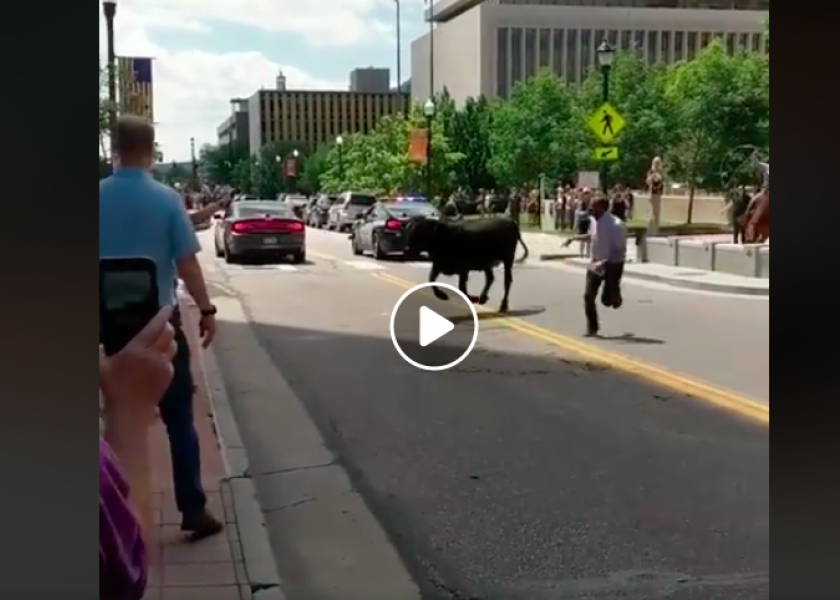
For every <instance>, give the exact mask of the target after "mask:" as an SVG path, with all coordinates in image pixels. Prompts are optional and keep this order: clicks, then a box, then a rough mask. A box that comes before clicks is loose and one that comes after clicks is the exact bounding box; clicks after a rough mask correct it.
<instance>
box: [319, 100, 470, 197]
mask: <svg viewBox="0 0 840 600" xmlns="http://www.w3.org/2000/svg"><path fill="white" fill-rule="evenodd" d="M425 124H426V118H425V116H424V115H423V111H422V106H417V107H415V108H414V109H413V110H412V112H411V114H409V115H407V116H406V117H403V116H402V115H397V116H389V117H384V118H383V119H382V120H381V121H380V122H379V124H378V125H377V126H376V128H375V129H374V130H373V131H371V132H370V133H369V134H367V135H365V134H361V133H356V134H352V135H350V136H347V137H346V138H345V140H344V143H343V144H342V146H341V147H340V148H339V147H338V146H337V145H335V146H332V147H331V148H330V150H329V152H328V153H327V156H326V163H327V165H328V168H327V169H326V171H325V172H324V173H323V175H322V177H321V183H322V186H323V188H324V189H325V190H329V191H332V192H339V191H342V190H348V189H349V190H358V191H368V192H371V193H375V194H393V193H399V192H402V191H408V190H425V188H426V169H425V166H424V165H419V164H417V163H414V162H412V161H411V160H409V154H408V145H409V138H410V135H411V131H412V130H413V129H415V128H422V127H425ZM431 149H432V161H431V165H432V176H431V183H432V193H433V194H439V193H442V192H443V191H444V190H446V189H448V188H449V187H451V181H452V179H453V176H452V172H453V168H454V166H455V165H456V164H457V163H458V161H459V160H460V159H461V156H460V155H459V154H457V153H453V152H451V151H450V148H449V142H448V141H447V139H446V137H445V136H444V135H443V124H442V119H440V118H439V117H435V119H434V120H433V122H432V145H431Z"/></svg>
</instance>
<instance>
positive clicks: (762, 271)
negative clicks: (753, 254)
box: [758, 246, 770, 279]
mask: <svg viewBox="0 0 840 600" xmlns="http://www.w3.org/2000/svg"><path fill="white" fill-rule="evenodd" d="M758 276H759V277H761V278H762V279H770V246H762V247H761V248H759V250H758Z"/></svg>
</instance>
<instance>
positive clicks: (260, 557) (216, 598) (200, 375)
mask: <svg viewBox="0 0 840 600" xmlns="http://www.w3.org/2000/svg"><path fill="white" fill-rule="evenodd" d="M181 309H182V313H183V316H184V330H185V332H186V333H187V337H188V339H189V341H190V346H191V348H192V349H193V355H192V356H193V373H194V375H195V381H196V385H197V387H198V389H197V392H196V395H195V425H196V430H197V431H198V436H199V441H200V443H201V463H202V480H203V481H204V488H205V490H206V492H207V496H208V504H209V508H210V510H212V512H213V513H214V514H215V515H216V516H217V517H219V518H220V519H223V520H224V522H225V531H223V532H222V533H221V534H219V535H217V536H214V537H211V538H208V539H205V540H202V541H200V542H195V543H193V542H189V541H188V540H187V539H186V537H185V536H184V535H183V534H182V533H181V531H180V522H181V516H180V514H179V513H178V511H177V509H176V507H175V499H174V493H173V491H172V475H171V467H170V459H169V445H168V440H167V437H166V431H165V429H164V427H163V424H162V423H160V422H158V423H157V424H156V425H155V427H154V429H153V431H152V478H153V481H152V484H153V489H154V492H155V527H154V534H153V536H154V537H153V543H152V549H151V555H152V556H151V561H152V568H151V574H150V578H149V588H148V590H147V592H146V595H145V596H144V600H283V595H282V592H281V591H280V588H279V577H278V576H277V574H276V570H274V571H273V572H272V569H274V567H273V564H274V558H273V556H272V555H271V552H270V550H268V548H269V547H268V538H267V534H266V532H265V529H264V527H261V525H262V523H261V521H259V522H258V523H257V524H256V525H255V524H254V522H253V521H254V515H255V514H257V515H259V514H260V512H259V507H258V505H257V502H256V497H255V495H254V493H253V486H251V488H250V492H251V493H250V494H249V493H247V492H248V491H249V490H248V488H247V487H246V490H245V491H246V493H244V494H242V493H239V490H238V489H236V488H239V487H240V486H238V485H235V484H234V483H233V481H232V478H231V477H230V476H229V469H228V467H227V461H226V457H225V456H224V455H223V453H222V451H221V449H220V444H219V440H218V438H217V435H216V425H215V414H214V413H215V410H214V403H213V398H212V395H211V393H210V392H209V389H208V388H209V386H208V384H207V373H206V367H205V354H204V351H203V350H202V349H201V343H200V340H199V338H198V319H197V316H198V315H197V312H196V308H195V306H194V305H193V304H192V303H191V301H190V300H188V299H184V298H182V301H181ZM255 511H256V513H255ZM266 565H268V568H267V567H266ZM267 570H268V573H269V574H268V576H266V575H265V573H266V571H267Z"/></svg>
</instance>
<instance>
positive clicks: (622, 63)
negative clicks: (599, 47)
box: [578, 50, 674, 186]
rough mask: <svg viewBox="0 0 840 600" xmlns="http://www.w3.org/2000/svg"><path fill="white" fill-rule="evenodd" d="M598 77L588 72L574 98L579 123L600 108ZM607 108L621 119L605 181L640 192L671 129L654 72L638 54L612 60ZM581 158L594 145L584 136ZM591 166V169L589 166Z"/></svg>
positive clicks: (658, 71)
mask: <svg viewBox="0 0 840 600" xmlns="http://www.w3.org/2000/svg"><path fill="white" fill-rule="evenodd" d="M602 85H603V76H602V74H601V72H600V71H599V70H596V69H593V70H592V71H590V73H589V76H588V77H587V78H586V80H585V81H584V83H583V85H582V86H581V87H580V90H579V94H578V101H579V109H580V116H579V119H580V120H581V122H585V121H586V119H588V118H589V117H590V116H591V115H592V112H593V111H594V110H596V109H597V108H598V106H600V105H601V103H602V102H603V89H602ZM609 91H610V104H612V105H613V106H615V107H616V109H617V110H618V112H619V113H621V115H622V116H623V117H624V120H625V122H626V126H625V128H624V130H623V131H622V132H621V134H620V137H619V138H618V140H617V145H618V146H619V148H620V152H619V157H620V159H619V160H617V161H615V162H614V163H611V164H610V166H609V171H608V175H609V180H610V181H613V182H615V183H623V184H626V185H631V186H643V185H644V182H645V177H646V174H647V170H648V169H649V168H650V161H651V160H652V159H653V157H654V156H659V155H662V154H664V153H665V150H666V149H667V148H668V147H669V146H670V144H671V142H672V140H673V132H674V123H673V120H671V119H670V118H669V115H670V114H671V109H670V106H669V104H668V100H667V99H666V97H665V86H664V80H663V77H662V70H661V68H660V67H654V66H651V65H649V64H648V63H647V62H646V61H645V60H644V57H643V56H642V55H641V53H640V52H639V51H638V50H628V51H625V52H620V53H619V54H617V55H616V57H615V59H614V61H613V65H612V68H611V70H610V90H609ZM590 139H591V140H592V141H591V142H590V144H591V145H590V146H589V147H588V148H587V150H588V152H587V155H588V156H591V151H592V147H593V146H595V145H598V144H597V142H596V141H595V139H594V137H592V136H591V134H590ZM592 166H596V165H594V164H593V165H592Z"/></svg>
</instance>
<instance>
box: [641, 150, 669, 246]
mask: <svg viewBox="0 0 840 600" xmlns="http://www.w3.org/2000/svg"><path fill="white" fill-rule="evenodd" d="M646 183H647V187H648V192H650V222H649V223H648V235H651V236H654V235H659V227H660V225H661V224H662V223H661V218H662V194H663V193H664V192H665V173H664V171H663V167H662V159H661V158H660V157H658V156H657V157H655V158H654V159H653V161H652V162H651V164H650V170H649V171H648V174H647V181H646Z"/></svg>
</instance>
